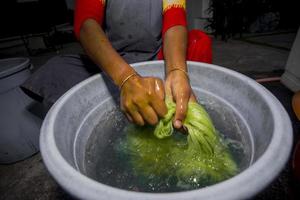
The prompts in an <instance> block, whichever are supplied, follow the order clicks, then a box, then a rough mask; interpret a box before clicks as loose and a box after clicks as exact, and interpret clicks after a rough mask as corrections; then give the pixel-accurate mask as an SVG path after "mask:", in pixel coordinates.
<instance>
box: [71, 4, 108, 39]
mask: <svg viewBox="0 0 300 200" xmlns="http://www.w3.org/2000/svg"><path fill="white" fill-rule="evenodd" d="M104 8H105V0H76V4H75V15H74V32H75V36H76V38H77V39H79V34H80V28H81V25H82V24H83V22H84V21H85V20H87V19H94V20H96V21H97V22H99V24H101V25H102V23H103V18H104Z"/></svg>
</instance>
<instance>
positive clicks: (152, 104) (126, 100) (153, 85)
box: [121, 75, 167, 126]
mask: <svg viewBox="0 0 300 200" xmlns="http://www.w3.org/2000/svg"><path fill="white" fill-rule="evenodd" d="M164 96H165V92H164V85H163V82H162V80H161V79H158V78H154V77H140V76H139V75H135V76H133V77H131V78H130V79H128V80H127V81H126V82H125V83H124V85H123V86H122V88H121V109H122V111H123V112H124V113H125V114H126V116H127V118H128V119H129V121H131V122H134V123H136V124H138V125H140V126H143V125H144V124H145V123H148V124H150V125H155V124H156V123H157V122H158V120H159V117H163V116H164V115H165V114H166V113H167V107H166V104H165V101H164Z"/></svg>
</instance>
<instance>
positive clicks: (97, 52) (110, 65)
mask: <svg viewBox="0 0 300 200" xmlns="http://www.w3.org/2000/svg"><path fill="white" fill-rule="evenodd" d="M79 39H80V43H81V45H82V46H83V48H84V49H85V51H86V53H87V55H88V56H89V57H90V58H91V59H92V60H93V62H94V63H95V64H97V65H98V66H99V67H100V68H101V69H102V70H103V71H105V73H107V74H108V76H110V78H111V79H112V80H113V81H114V83H115V84H116V85H118V86H120V84H121V83H122V81H123V80H124V79H125V78H126V77H127V76H128V75H130V74H132V73H134V72H135V71H134V69H133V68H132V67H131V66H130V65H128V64H127V63H126V62H125V60H124V59H123V58H122V57H121V56H120V55H119V54H118V52H116V50H115V49H114V48H113V47H112V45H111V43H110V42H109V40H108V38H107V37H106V35H105V33H104V31H103V30H102V28H101V26H100V25H99V24H98V23H97V22H96V21H95V20H93V19H88V20H86V21H85V22H84V23H83V24H82V26H81V30H80V38H79Z"/></svg>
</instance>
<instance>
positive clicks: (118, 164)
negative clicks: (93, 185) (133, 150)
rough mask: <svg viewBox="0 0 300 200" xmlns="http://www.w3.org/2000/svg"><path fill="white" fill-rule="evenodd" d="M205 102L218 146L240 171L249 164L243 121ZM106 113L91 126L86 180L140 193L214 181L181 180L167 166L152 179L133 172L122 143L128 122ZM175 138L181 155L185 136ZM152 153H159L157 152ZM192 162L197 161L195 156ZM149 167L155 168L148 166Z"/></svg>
mask: <svg viewBox="0 0 300 200" xmlns="http://www.w3.org/2000/svg"><path fill="white" fill-rule="evenodd" d="M209 101H210V103H209V104H208V103H207V102H206V100H204V101H202V102H201V103H202V104H204V105H205V107H206V109H207V110H208V112H209V114H210V115H211V117H212V119H213V122H214V124H215V126H216V128H217V129H218V130H221V133H222V134H221V136H222V143H223V144H224V145H226V146H227V147H228V149H229V152H230V154H231V155H232V157H233V159H234V161H235V162H236V164H237V167H238V171H242V170H243V169H245V168H247V167H248V166H249V165H250V164H251V160H252V146H251V145H252V143H251V138H250V133H249V129H248V128H247V125H246V124H245V123H244V120H243V119H242V118H241V117H240V116H239V115H238V114H237V113H236V112H235V111H234V110H232V108H231V107H230V106H224V102H218V101H219V100H218V99H213V102H212V100H211V99H210V100H209ZM221 104H222V105H221ZM216 105H220V107H217V109H215V106H216ZM109 113H110V114H106V115H105V118H106V120H105V121H101V122H100V123H99V124H98V126H97V127H95V129H94V131H93V133H92V134H91V136H90V138H89V141H88V143H87V148H86V154H85V161H84V162H85V165H84V170H83V173H85V174H86V175H87V176H89V177H90V178H92V179H94V180H96V181H99V182H101V183H104V184H107V185H110V186H113V187H117V188H121V189H126V190H132V191H140V192H177V191H185V190H192V189H197V188H201V187H205V186H207V185H211V184H213V183H215V182H218V181H215V182H212V181H211V180H208V179H205V178H204V179H203V180H201V181H199V180H198V176H189V177H185V179H184V181H182V180H180V179H178V176H175V175H174V169H172V167H169V166H168V167H169V168H167V171H168V172H169V174H168V175H165V174H164V175H163V176H156V175H155V174H153V173H148V174H146V175H145V174H143V173H142V172H141V171H137V169H136V165H133V164H132V162H131V161H132V158H131V155H130V154H128V152H127V153H126V152H124V150H123V149H124V144H125V145H126V137H127V135H126V134H127V133H126V132H127V131H126V127H128V123H127V121H126V119H125V118H124V117H123V115H122V114H121V113H120V112H119V111H118V110H117V109H114V110H112V111H111V112H109ZM220 113H221V114H220ZM103 130H105V133H103ZM175 135H176V136H175V137H174V138H175V139H174V140H176V141H175V143H174V144H175V145H177V146H178V149H180V148H181V149H182V151H183V152H184V151H185V146H186V142H185V137H186V136H184V135H182V134H181V133H177V134H175ZM124 142H125V143H124ZM122 148H123V149H122ZM156 150H157V151H158V154H159V153H160V150H159V149H156ZM166 157H168V155H167V156H166ZM192 159H197V157H193V158H192ZM207 162H209V160H207ZM182 163H183V162H181V161H180V160H179V161H178V163H175V164H174V168H175V166H176V165H177V164H178V165H182ZM213 164H214V163H212V165H213ZM150 166H155V165H154V164H153V165H151V164H150ZM183 167H185V166H183ZM212 167H213V166H212ZM148 168H149V167H148ZM149 169H151V167H150V168H149ZM159 170H161V169H159ZM162 170H163V169H162ZM187 182H188V184H187ZM193 183H195V184H193Z"/></svg>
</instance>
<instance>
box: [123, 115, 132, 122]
mask: <svg viewBox="0 0 300 200" xmlns="http://www.w3.org/2000/svg"><path fill="white" fill-rule="evenodd" d="M125 115H126V117H127V119H128V121H130V122H131V123H132V122H133V119H132V118H131V116H130V115H129V114H128V113H125Z"/></svg>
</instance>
